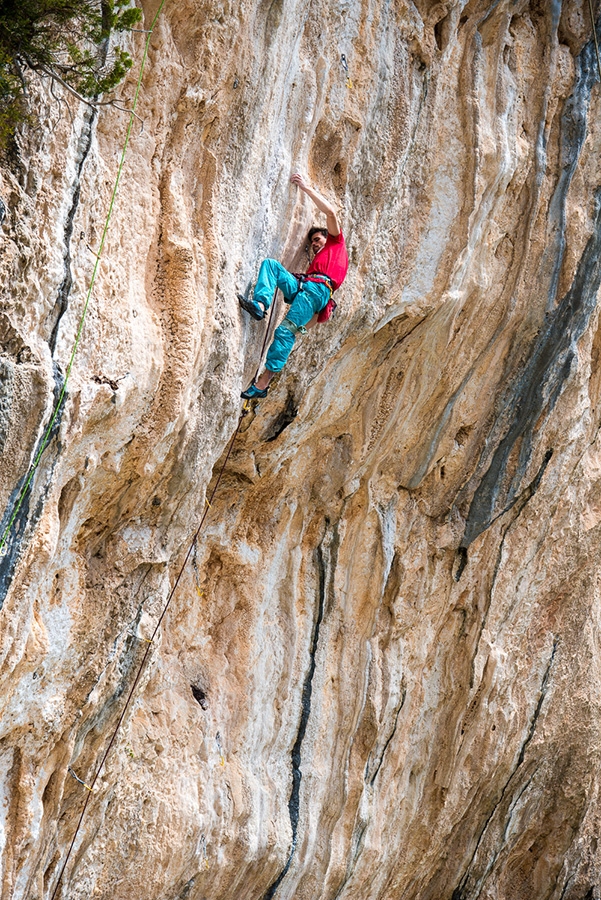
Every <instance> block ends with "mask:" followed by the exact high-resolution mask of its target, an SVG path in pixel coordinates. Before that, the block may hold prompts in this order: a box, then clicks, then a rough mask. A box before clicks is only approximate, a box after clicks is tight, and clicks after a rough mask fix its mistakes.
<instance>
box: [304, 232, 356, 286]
mask: <svg viewBox="0 0 601 900" xmlns="http://www.w3.org/2000/svg"><path fill="white" fill-rule="evenodd" d="M347 272H348V254H347V252H346V244H345V243H344V237H343V236H342V232H340V234H338V235H336V237H334V236H333V235H331V234H328V236H327V238H326V242H325V244H324V246H323V247H322V248H321V250H319V252H318V253H316V254H315V256H314V257H313V262H312V263H311V265H310V266H309V268H308V269H307V275H317V274H319V275H327V276H328V278H331V279H332V284H333V285H334V290H335V291H337V290H338V288H339V287H340V285H341V284H342V282H343V281H344V279H345V278H346V273H347Z"/></svg>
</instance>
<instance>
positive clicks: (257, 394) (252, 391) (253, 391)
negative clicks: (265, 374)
mask: <svg viewBox="0 0 601 900" xmlns="http://www.w3.org/2000/svg"><path fill="white" fill-rule="evenodd" d="M267 390H268V388H265V389H264V390H261V388H258V387H257V386H256V384H251V386H250V387H249V388H247V389H246V390H245V391H242V393H241V394H240V396H241V397H242V399H243V400H262V399H263V397H266V396H267Z"/></svg>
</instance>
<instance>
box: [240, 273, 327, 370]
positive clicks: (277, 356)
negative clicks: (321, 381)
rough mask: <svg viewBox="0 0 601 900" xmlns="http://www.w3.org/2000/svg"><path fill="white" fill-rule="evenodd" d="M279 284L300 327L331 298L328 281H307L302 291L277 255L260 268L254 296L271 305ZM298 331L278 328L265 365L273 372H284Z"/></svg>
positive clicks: (266, 307)
mask: <svg viewBox="0 0 601 900" xmlns="http://www.w3.org/2000/svg"><path fill="white" fill-rule="evenodd" d="M276 287H278V288H279V289H280V290H281V292H282V294H283V295H284V298H285V300H286V301H287V302H288V303H290V309H289V310H288V315H287V316H286V318H287V319H288V321H289V322H292V323H293V324H294V325H296V326H297V328H300V327H301V326H303V325H306V324H307V323H308V322H310V321H311V319H312V318H313V316H314V315H315V313H318V312H321V310H322V309H323V308H324V306H326V305H327V302H328V300H329V298H330V291H329V289H328V288H327V286H326V285H325V284H320V283H318V282H316V281H305V282H304V283H303V285H302V287H301V290H300V291H299V284H298V280H297V279H296V278H295V277H294V275H291V274H290V272H288V270H287V269H285V268H284V266H283V265H282V264H281V263H279V262H278V261H277V260H275V259H264V260H263V262H262V263H261V268H260V269H259V277H258V278H257V284H256V286H255V292H254V295H253V299H254V300H257V301H260V302H261V303H263V304H264V306H265V309H266V310H267V309H269V307H270V306H271V301H272V300H273V297H274V294H275V289H276ZM295 337H296V335H295V334H293V333H292V331H291V330H290V329H289V328H286V326H285V325H280V326H279V327H278V328H276V330H275V333H274V335H273V341H272V342H271V346H270V347H269V350H268V351H267V359H266V360H265V367H266V368H267V369H269V371H270V372H281V370H282V369H283V368H284V366H285V364H286V360H287V359H288V357H289V356H290V351H291V350H292V348H293V346H294V340H295Z"/></svg>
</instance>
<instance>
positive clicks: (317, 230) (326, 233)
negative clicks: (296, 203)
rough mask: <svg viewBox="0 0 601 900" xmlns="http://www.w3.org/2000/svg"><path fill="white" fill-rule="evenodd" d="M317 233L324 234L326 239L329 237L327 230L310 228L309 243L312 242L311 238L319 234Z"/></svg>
mask: <svg viewBox="0 0 601 900" xmlns="http://www.w3.org/2000/svg"><path fill="white" fill-rule="evenodd" d="M317 232H319V233H320V234H323V236H324V237H325V238H327V236H328V229H327V228H309V234H308V235H307V240H308V241H309V243H310V242H311V238H312V237H313V235H314V234H317Z"/></svg>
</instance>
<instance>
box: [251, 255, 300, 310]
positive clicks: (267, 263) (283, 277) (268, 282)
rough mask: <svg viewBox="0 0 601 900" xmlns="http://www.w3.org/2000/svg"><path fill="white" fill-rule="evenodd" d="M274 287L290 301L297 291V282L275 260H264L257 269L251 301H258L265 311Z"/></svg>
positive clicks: (271, 297)
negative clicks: (257, 273)
mask: <svg viewBox="0 0 601 900" xmlns="http://www.w3.org/2000/svg"><path fill="white" fill-rule="evenodd" d="M276 287H278V288H279V289H280V290H281V292H282V294H283V295H284V297H285V298H286V299H287V300H290V299H291V298H292V297H293V296H294V294H295V293H296V292H297V291H298V281H297V280H296V278H295V277H294V275H291V274H290V272H289V271H288V269H285V268H284V266H283V265H282V264H281V263H279V262H278V261H277V259H264V260H263V262H262V263H261V267H260V269H259V275H258V277H257V283H256V285H255V291H254V294H253V299H254V300H260V301H261V303H263V304H264V306H265V309H269V307H270V306H271V301H272V300H273V295H274V294H275V289H276Z"/></svg>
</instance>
